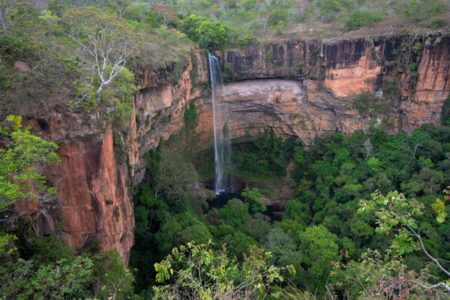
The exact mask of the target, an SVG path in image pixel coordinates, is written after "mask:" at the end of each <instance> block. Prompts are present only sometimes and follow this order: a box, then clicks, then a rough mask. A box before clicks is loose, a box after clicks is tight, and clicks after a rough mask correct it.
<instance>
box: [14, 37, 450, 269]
mask: <svg viewBox="0 0 450 300" xmlns="http://www.w3.org/2000/svg"><path fill="white" fill-rule="evenodd" d="M215 54H216V56H217V57H219V61H220V63H221V65H222V70H223V72H224V78H225V80H226V84H225V86H224V88H223V94H222V99H221V101H223V103H224V107H225V109H226V111H227V112H228V113H229V115H230V116H231V122H230V130H231V136H232V137H233V138H235V139H237V140H239V139H245V138H246V137H248V136H255V135H258V134H261V133H262V132H264V130H265V129H267V128H271V129H273V130H274V132H275V133H277V134H278V135H281V136H295V137H298V138H300V139H301V141H302V142H303V143H304V145H305V146H307V145H309V144H311V142H312V141H313V140H314V138H315V137H316V136H318V135H320V134H323V133H326V132H329V131H333V132H334V131H338V132H343V133H346V134H350V133H352V132H354V131H356V130H363V131H368V130H370V128H371V126H376V127H380V128H383V129H384V130H386V131H388V132H390V133H394V132H398V131H401V130H403V131H407V132H409V131H411V130H412V129H414V128H416V127H418V126H420V125H422V124H435V125H438V124H440V122H441V120H440V119H441V109H442V106H443V103H444V101H445V100H446V99H447V97H448V96H449V94H450V83H449V77H450V71H449V70H450V35H448V34H445V33H439V32H437V33H430V34H427V35H408V34H405V35H401V36H381V37H372V38H368V37H367V38H355V39H346V40H329V41H321V40H301V39H300V40H289V41H277V42H270V43H262V44H257V45H253V46H249V47H248V48H246V49H231V50H227V51H218V52H216V53H215ZM178 69H180V71H178ZM137 78H138V86H139V89H140V91H139V93H137V95H136V97H135V101H134V104H133V118H132V119H131V121H130V124H129V126H128V128H126V129H122V128H115V127H114V126H112V124H111V122H110V121H108V119H107V118H102V113H99V112H94V113H89V114H88V113H75V112H71V111H70V110H67V109H65V108H64V107H61V106H55V107H53V108H52V109H51V111H50V112H49V113H47V112H42V113H40V114H36V115H32V116H28V123H29V125H30V126H31V127H33V128H35V129H36V130H38V131H39V132H40V134H41V135H42V136H43V137H45V138H48V139H51V140H54V141H57V142H58V144H59V145H60V148H59V150H58V154H59V155H60V160H61V161H60V162H59V163H58V164H57V165H55V166H50V167H48V168H47V169H46V174H47V176H48V178H49V182H50V184H51V185H52V186H55V187H56V188H57V191H58V195H57V196H56V197H54V198H52V199H47V200H46V201H45V202H41V203H36V202H28V203H23V202H19V203H18V204H17V208H18V210H19V211H20V212H21V213H22V214H25V215H30V216H32V217H33V222H34V224H35V226H34V227H35V228H36V230H37V232H39V233H41V234H50V233H57V234H59V236H60V237H61V239H62V240H63V241H64V243H65V244H67V245H69V246H71V247H72V248H73V249H75V250H81V249H83V248H84V247H86V246H87V245H89V244H90V243H98V244H99V246H100V249H101V250H103V251H107V250H111V249H116V250H118V251H119V253H120V254H121V256H122V257H123V258H124V260H125V261H128V259H129V255H130V249H131V247H132V246H133V242H134V234H133V231H134V215H133V200H132V188H133V186H135V185H137V184H138V183H140V182H141V181H142V179H143V177H144V175H145V168H146V162H145V159H144V155H145V154H146V153H147V152H148V151H150V150H152V149H155V148H156V147H157V146H158V144H159V143H160V141H161V140H167V139H168V138H169V137H170V136H171V135H172V134H173V133H175V132H177V131H179V130H181V129H182V128H183V126H184V110H185V107H186V105H187V104H189V103H191V102H193V103H195V106H196V109H197V112H198V122H197V125H196V127H195V133H196V134H197V135H198V138H199V141H201V142H200V143H199V145H198V147H199V149H201V148H208V147H211V146H212V136H213V124H212V108H211V100H210V95H209V90H208V84H209V83H208V65H207V54H206V52H204V51H199V50H196V51H193V52H192V54H191V56H190V57H189V58H187V59H186V63H184V64H182V66H181V67H180V65H176V64H175V63H174V64H173V65H170V66H168V67H167V68H165V69H159V70H154V69H152V68H151V67H149V66H147V67H146V66H143V67H141V68H140V70H138V71H137ZM389 83H391V85H390V86H391V87H392V86H393V87H394V88H391V89H390V92H389V93H387V92H386V90H387V89H386V86H387V85H388V84H389ZM362 94H363V95H371V96H370V98H369V99H370V101H373V102H374V103H375V102H376V103H381V104H384V106H385V107H387V109H385V110H378V109H376V108H374V107H373V106H371V103H370V101H369V103H364V104H365V105H366V106H367V107H368V109H367V110H364V111H362V110H361V108H358V107H357V106H356V105H355V99H356V98H358V96H359V95H362Z"/></svg>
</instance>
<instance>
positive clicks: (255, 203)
mask: <svg viewBox="0 0 450 300" xmlns="http://www.w3.org/2000/svg"><path fill="white" fill-rule="evenodd" d="M242 196H244V199H245V202H247V203H249V204H250V212H251V213H257V212H265V211H266V210H267V207H266V206H265V205H264V204H263V203H262V202H261V198H262V197H263V195H262V194H261V193H260V192H259V190H258V189H255V188H253V189H249V188H245V190H244V191H243V192H242Z"/></svg>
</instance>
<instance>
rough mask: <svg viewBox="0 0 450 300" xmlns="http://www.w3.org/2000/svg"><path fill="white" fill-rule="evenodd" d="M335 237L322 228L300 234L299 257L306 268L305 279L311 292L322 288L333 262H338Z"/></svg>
mask: <svg viewBox="0 0 450 300" xmlns="http://www.w3.org/2000/svg"><path fill="white" fill-rule="evenodd" d="M336 242H337V237H336V235H334V234H332V233H330V232H329V231H328V230H327V229H326V228H325V227H324V226H322V225H320V226H311V227H308V228H306V230H305V231H304V232H302V233H300V255H301V257H302V263H303V264H304V265H305V266H307V273H306V278H307V279H308V283H309V284H310V285H311V286H312V288H313V290H314V289H316V288H319V287H320V288H321V289H323V288H324V283H325V282H326V281H327V277H328V275H329V273H330V272H331V269H332V264H333V263H334V262H339V259H340V258H339V252H338V250H339V248H338V245H337V243H336Z"/></svg>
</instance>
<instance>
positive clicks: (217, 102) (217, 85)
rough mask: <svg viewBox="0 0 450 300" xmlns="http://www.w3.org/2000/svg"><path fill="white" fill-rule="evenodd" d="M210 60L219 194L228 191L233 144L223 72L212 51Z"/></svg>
mask: <svg viewBox="0 0 450 300" xmlns="http://www.w3.org/2000/svg"><path fill="white" fill-rule="evenodd" d="M208 60H209V75H210V79H211V102H212V110H213V125H214V128H213V129H214V164H215V181H214V189H215V191H216V194H217V195H218V194H220V193H223V192H226V191H227V178H226V176H225V170H226V168H227V167H230V161H231V144H230V134H229V127H228V124H227V120H228V116H227V114H226V112H225V109H224V105H223V103H222V102H221V93H222V72H221V70H220V65H219V60H218V59H217V57H215V56H214V55H212V54H211V53H208Z"/></svg>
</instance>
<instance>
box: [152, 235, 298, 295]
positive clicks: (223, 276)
mask: <svg viewBox="0 0 450 300" xmlns="http://www.w3.org/2000/svg"><path fill="white" fill-rule="evenodd" d="M212 246H213V245H212V243H211V242H209V243H207V244H200V245H197V244H194V243H188V244H187V245H182V246H179V247H176V248H174V249H173V250H172V252H171V254H170V255H168V256H167V257H166V258H165V259H164V260H163V261H161V262H160V263H156V264H155V270H156V273H157V274H156V281H157V282H158V283H161V284H164V283H168V284H166V285H163V286H158V287H155V288H154V291H155V299H205V300H206V299H257V298H261V297H263V296H264V295H270V294H271V292H272V289H273V287H274V286H276V285H277V284H279V283H282V282H283V281H284V280H285V274H293V273H294V272H295V270H294V268H293V267H292V266H287V267H281V268H279V267H275V266H273V265H271V264H270V263H268V260H269V259H270V253H267V252H264V251H263V250H262V249H260V248H257V247H254V248H252V249H251V251H250V252H249V253H251V255H249V256H246V257H245V258H244V260H243V262H242V263H238V262H237V261H236V260H235V259H233V258H229V257H228V256H227V254H226V250H225V249H222V250H214V249H213V247H212Z"/></svg>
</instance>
